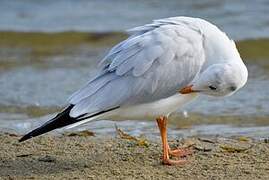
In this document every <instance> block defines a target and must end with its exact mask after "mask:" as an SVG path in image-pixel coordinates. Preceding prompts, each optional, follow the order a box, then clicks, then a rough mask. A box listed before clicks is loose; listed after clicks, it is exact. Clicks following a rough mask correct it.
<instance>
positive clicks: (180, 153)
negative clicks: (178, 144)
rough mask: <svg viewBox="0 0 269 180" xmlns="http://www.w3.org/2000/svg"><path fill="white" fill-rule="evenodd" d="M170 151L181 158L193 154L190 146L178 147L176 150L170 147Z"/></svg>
mask: <svg viewBox="0 0 269 180" xmlns="http://www.w3.org/2000/svg"><path fill="white" fill-rule="evenodd" d="M168 152H169V154H170V155H171V156H174V157H180V158H182V157H186V156H188V155H191V154H193V151H192V149H189V148H178V149H174V150H170V149H169V151H168Z"/></svg>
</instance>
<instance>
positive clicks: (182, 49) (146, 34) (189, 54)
mask: <svg viewBox="0 0 269 180" xmlns="http://www.w3.org/2000/svg"><path fill="white" fill-rule="evenodd" d="M129 33H130V34H131V35H130V37H129V38H128V39H126V40H125V41H123V42H121V43H119V44H118V45H116V46H115V47H113V48H112V49H111V50H110V52H109V53H108V54H107V55H106V56H105V58H104V59H103V60H102V62H101V67H102V71H101V72H100V75H98V76H97V77H95V78H93V79H92V80H90V81H89V82H88V83H87V84H86V85H85V86H84V87H82V88H81V89H80V90H78V91H77V92H75V93H74V94H73V95H72V96H71V97H70V99H69V102H70V104H73V105H74V107H73V108H72V110H71V112H70V116H71V117H78V116H81V115H83V114H87V115H91V114H95V113H98V112H101V111H106V110H108V109H111V108H115V107H119V108H118V109H115V110H113V111H110V112H107V113H103V114H102V115H100V116H95V117H94V118H91V119H86V120H84V121H81V122H79V123H78V124H75V125H72V127H74V126H76V125H79V124H82V123H85V122H87V121H90V120H93V119H100V118H109V119H145V118H156V117H157V116H159V115H167V114H169V113H171V112H173V111H175V110H176V109H178V108H180V106H182V105H183V104H185V103H187V102H188V101H190V100H192V99H193V98H194V97H196V96H197V93H192V94H187V95H182V94H179V93H178V91H179V90H180V89H182V88H184V87H186V86H187V85H190V84H194V87H195V88H198V89H197V92H198V91H199V92H201V93H204V94H209V95H216V96H217V95H228V94H231V93H233V92H230V91H228V89H229V87H230V86H232V84H233V86H235V87H236V90H238V89H239V88H241V87H242V86H243V85H244V84H245V83H246V80H247V69H246V67H245V65H244V63H243V62H242V60H241V58H240V55H239V53H238V51H237V49H236V47H235V44H234V42H233V41H232V40H230V39H229V38H228V37H227V36H226V35H225V33H223V32H222V31H220V30H219V29H218V28H217V27H216V26H215V25H212V24H211V23H209V22H207V21H205V20H203V19H199V18H190V17H172V18H166V19H160V20H155V21H153V23H151V24H147V25H144V26H140V27H136V28H133V29H131V30H129ZM227 64H228V66H227V67H228V68H225V69H223V68H222V67H224V66H222V65H227ZM214 65H216V67H221V68H213V69H220V70H219V71H221V72H222V71H223V72H222V73H223V75H224V76H223V77H217V76H219V75H218V73H220V72H214V71H212V73H211V72H207V70H208V69H209V68H210V67H211V66H212V67H214ZM213 72H214V73H215V74H213ZM203 74H207V75H203ZM225 74H227V75H225ZM229 76H234V77H232V78H229ZM226 77H227V78H226ZM214 78H215V79H218V82H220V83H219V84H218V85H217V86H219V88H218V89H220V87H221V88H222V89H220V90H218V92H217V91H215V92H211V91H209V90H208V86H210V83H211V84H214V82H215V81H213V79H214ZM207 81H208V82H207ZM211 81H212V82H211ZM222 81H223V82H222ZM226 86H227V87H226ZM199 88H200V89H199ZM234 91H235V90H234Z"/></svg>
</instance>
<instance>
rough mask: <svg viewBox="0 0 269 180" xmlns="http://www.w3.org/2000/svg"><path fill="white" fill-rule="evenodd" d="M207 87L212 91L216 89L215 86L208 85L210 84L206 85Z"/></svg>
mask: <svg viewBox="0 0 269 180" xmlns="http://www.w3.org/2000/svg"><path fill="white" fill-rule="evenodd" d="M208 87H209V89H211V90H214V91H215V90H217V88H216V87H215V86H211V85H210V86H208Z"/></svg>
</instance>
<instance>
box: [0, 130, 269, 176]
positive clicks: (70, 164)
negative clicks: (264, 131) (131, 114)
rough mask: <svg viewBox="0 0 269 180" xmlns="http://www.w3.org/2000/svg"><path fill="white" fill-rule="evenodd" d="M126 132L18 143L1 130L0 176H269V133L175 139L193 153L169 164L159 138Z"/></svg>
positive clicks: (36, 139)
mask: <svg viewBox="0 0 269 180" xmlns="http://www.w3.org/2000/svg"><path fill="white" fill-rule="evenodd" d="M125 135H126V134H123V135H121V136H120V137H119V136H118V137H95V136H94V134H92V133H90V132H88V133H87V132H86V131H85V132H83V133H72V134H64V135H61V136H53V135H50V134H49V135H45V136H41V137H37V138H34V139H31V140H29V141H26V142H24V143H18V139H19V138H20V137H19V136H17V135H15V134H0V143H1V144H0V146H1V149H0V160H1V161H0V162H1V163H0V167H1V168H0V179H52V178H53V179H128V178H129V179H130V178H131V179H269V142H268V139H267V140H262V141H258V140H253V139H251V138H247V137H231V138H224V137H215V136H214V137H213V136H207V137H191V138H186V139H180V140H177V139H174V140H172V141H170V142H169V143H170V145H171V147H174V148H175V147H178V146H183V147H189V148H192V149H193V151H194V154H193V155H192V156H189V157H187V160H188V162H187V163H186V164H185V165H183V166H164V165H162V164H161V144H160V141H159V140H156V141H149V140H147V139H141V138H135V137H132V136H128V135H126V136H125Z"/></svg>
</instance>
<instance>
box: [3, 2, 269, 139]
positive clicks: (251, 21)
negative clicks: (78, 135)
mask: <svg viewBox="0 0 269 180" xmlns="http://www.w3.org/2000/svg"><path fill="white" fill-rule="evenodd" d="M268 12H269V1H267V0H256V1H241V0H233V1H228V0H226V1H225V0H223V1H213V0H200V1H192V0H190V1H189V0H188V1H187V0H186V1H178V0H169V1H162V0H154V1H153V0H147V1H145V0H136V1H133V0H113V1H111V0H98V1H97V0H92V1H87V0H76V1H73V0H57V1H54V0H43V1H41V0H39V1H38V0H12V1H10V0H0V131H3V132H10V133H19V134H22V133H25V132H27V131H29V130H30V129H32V128H34V127H36V126H38V125H40V124H42V123H43V122H45V121H47V120H48V119H49V118H51V117H52V116H53V115H54V113H56V112H57V111H59V110H60V109H61V108H63V107H64V106H65V105H66V104H67V102H66V99H67V98H68V97H69V95H71V94H72V92H74V91H75V90H77V89H78V88H79V87H80V86H82V85H83V84H84V83H86V82H87V80H88V79H89V78H90V77H91V76H92V75H94V73H95V72H96V71H97V68H96V65H97V63H98V61H100V60H101V59H102V57H104V56H105V54H106V53H107V52H108V50H109V49H110V48H111V47H112V46H113V45H115V44H116V43H118V42H119V41H121V40H123V39H124V38H126V37H127V34H126V33H125V30H126V29H129V28H132V27H134V26H139V25H143V24H145V23H150V22H151V21H152V20H153V19H158V18H165V17H170V16H193V17H201V18H204V19H206V20H208V21H210V22H213V23H214V24H216V25H217V26H218V27H220V29H222V30H223V31H225V32H226V33H227V34H228V35H229V36H230V37H231V38H232V39H234V40H236V44H237V47H238V49H239V51H240V54H241V56H242V58H243V60H244V61H245V63H246V64H247V66H248V69H249V73H250V75H249V81H248V83H247V85H246V86H245V87H244V88H243V89H242V90H241V91H239V92H237V93H236V94H235V95H234V96H231V97H229V98H225V99H215V98H208V97H201V98H200V99H201V101H195V102H193V103H191V104H190V105H188V106H186V107H184V109H181V110H179V111H178V112H176V113H174V114H172V115H171V118H170V128H171V131H170V133H171V134H170V135H171V136H175V137H178V136H192V135H199V134H205V135H223V136H232V135H246V136H251V137H256V138H263V137H266V136H268V135H269V119H268V118H269V101H268V100H269V73H268V72H269V71H268V70H269V61H268V60H269V39H268V37H269V18H268ZM116 123H117V124H118V126H119V127H120V128H122V129H124V130H125V131H127V132H129V133H131V134H133V135H146V136H148V137H154V136H156V135H157V134H158V131H157V128H156V125H155V121H152V120H143V121H138V122H137V121H129V120H126V121H122V122H116ZM114 124H115V122H111V121H107V120H104V121H99V122H92V123H90V124H88V125H84V126H81V127H79V128H77V129H74V130H75V131H76V130H84V129H89V130H91V131H94V132H96V133H97V134H100V135H107V134H111V133H115V128H114ZM58 132H62V130H59V131H58Z"/></svg>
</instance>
